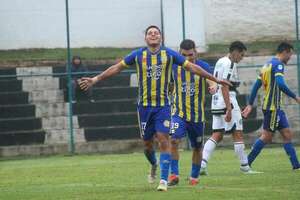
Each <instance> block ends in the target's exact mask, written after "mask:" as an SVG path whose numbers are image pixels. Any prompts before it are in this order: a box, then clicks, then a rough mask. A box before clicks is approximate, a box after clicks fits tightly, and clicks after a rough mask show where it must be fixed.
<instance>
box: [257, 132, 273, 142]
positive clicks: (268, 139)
mask: <svg viewBox="0 0 300 200" xmlns="http://www.w3.org/2000/svg"><path fill="white" fill-rule="evenodd" d="M272 137H273V136H272V133H266V132H265V133H263V134H262V135H261V137H260V139H261V140H262V141H264V143H271V142H272Z"/></svg>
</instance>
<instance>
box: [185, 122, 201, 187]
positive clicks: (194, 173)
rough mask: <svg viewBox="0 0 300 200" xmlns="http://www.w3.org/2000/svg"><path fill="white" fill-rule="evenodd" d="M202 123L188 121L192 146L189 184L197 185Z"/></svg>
mask: <svg viewBox="0 0 300 200" xmlns="http://www.w3.org/2000/svg"><path fill="white" fill-rule="evenodd" d="M203 134H204V123H202V122H199V123H192V122H191V123H189V126H188V135H189V139H190V142H191V146H192V148H193V155H192V168H191V174H190V178H189V184H190V185H197V184H198V183H199V180H198V178H199V174H200V168H201V160H202V146H203Z"/></svg>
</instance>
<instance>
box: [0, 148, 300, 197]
mask: <svg viewBox="0 0 300 200" xmlns="http://www.w3.org/2000/svg"><path fill="white" fill-rule="evenodd" d="M190 157H191V152H188V151H185V152H181V163H180V166H181V168H180V173H181V182H180V185H179V186H178V187H175V188H170V189H169V190H168V192H157V191H156V190H155V189H156V186H157V184H155V185H150V184H148V183H147V182H146V173H147V171H148V170H147V169H148V165H147V163H146V161H145V158H144V156H143V154H141V153H133V154H122V155H80V156H73V157H67V156H52V157H44V158H36V159H33V158H31V159H21V160H2V161H1V162H0V177H1V178H0V199H3V200H10V199H18V200H19V199H22V200H27V199H38V200H40V199H43V200H49V199H53V200H54V199H55V200H60V199H61V200H67V199H78V200H86V199H104V200H108V199H109V200H114V199H120V200H121V199H122V200H124V199H126V200H127V199H136V200H144V199H149V200H157V199H166V200H168V199H170V200H177V199H178V200H185V199H191V200H192V199H201V200H207V199H213V200H216V199H222V200H225V199H231V200H232V199H233V200H234V199H242V200H256V199H272V200H275V199H280V200H282V199H289V200H291V199H299V196H300V190H299V188H300V171H297V172H295V171H292V170H291V167H290V164H289V161H288V159H287V156H286V155H285V153H284V151H283V149H282V148H267V149H265V150H264V151H263V152H262V155H261V156H260V157H259V158H258V159H257V160H256V163H254V168H255V169H257V170H261V171H264V173H263V174H256V175H244V174H241V173H240V172H239V163H238V161H237V159H236V157H235V156H234V152H233V150H231V149H218V150H217V151H216V152H215V154H214V156H213V158H212V159H211V162H210V164H209V173H210V175H209V176H206V177H203V178H202V179H201V182H200V184H199V185H198V186H196V187H191V186H188V184H187V182H186V181H185V180H184V179H185V177H187V176H188V174H189V170H190Z"/></svg>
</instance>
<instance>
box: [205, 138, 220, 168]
mask: <svg viewBox="0 0 300 200" xmlns="http://www.w3.org/2000/svg"><path fill="white" fill-rule="evenodd" d="M216 146H217V142H216V141H215V140H214V139H212V138H209V139H208V140H207V141H206V142H205V144H204V148H203V151H202V161H201V167H202V168H205V167H206V166H207V162H208V160H209V159H210V157H211V155H212V153H213V152H214V150H215V148H216Z"/></svg>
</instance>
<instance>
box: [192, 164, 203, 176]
mask: <svg viewBox="0 0 300 200" xmlns="http://www.w3.org/2000/svg"><path fill="white" fill-rule="evenodd" d="M200 167H201V165H199V164H194V163H192V170H191V177H192V178H198V177H199V173H200Z"/></svg>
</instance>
